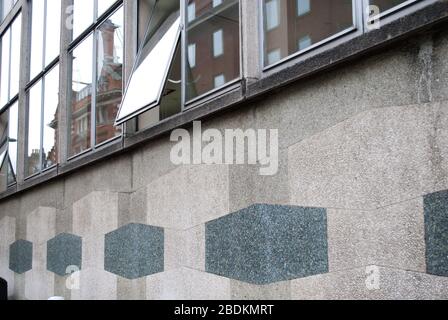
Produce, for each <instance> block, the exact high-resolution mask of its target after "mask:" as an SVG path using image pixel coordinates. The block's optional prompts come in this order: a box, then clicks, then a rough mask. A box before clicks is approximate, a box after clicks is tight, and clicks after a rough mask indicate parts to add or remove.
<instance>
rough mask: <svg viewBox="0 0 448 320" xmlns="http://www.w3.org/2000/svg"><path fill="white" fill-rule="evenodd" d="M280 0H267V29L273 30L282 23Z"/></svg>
mask: <svg viewBox="0 0 448 320" xmlns="http://www.w3.org/2000/svg"><path fill="white" fill-rule="evenodd" d="M278 9H279V0H270V1H267V2H266V30H268V31H269V30H272V29H275V28H277V27H278V26H279V24H280V12H279V10H278Z"/></svg>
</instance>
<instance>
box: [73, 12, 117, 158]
mask: <svg viewBox="0 0 448 320" xmlns="http://www.w3.org/2000/svg"><path fill="white" fill-rule="evenodd" d="M117 28H118V27H117V26H116V25H114V24H113V23H112V21H111V20H107V21H106V22H105V23H103V24H102V25H101V27H100V29H99V32H100V34H99V41H98V52H99V53H100V54H99V57H98V61H97V63H98V76H97V83H96V85H97V93H96V143H97V144H99V143H102V142H105V141H107V140H109V139H111V138H113V137H115V136H117V134H119V133H120V130H121V129H120V127H116V126H114V122H115V117H116V114H117V111H118V106H119V104H120V103H121V99H122V88H123V83H122V70H123V65H122V63H121V61H119V59H118V58H117V55H116V52H115V30H116V29H117ZM101 55H102V56H101ZM94 94H95V93H94V92H92V86H91V85H88V86H86V87H85V88H84V89H82V90H81V91H79V92H73V95H72V97H73V98H72V132H71V149H70V151H71V152H70V153H71V154H72V155H75V154H78V153H80V152H82V151H85V150H87V149H89V148H90V147H91V144H90V141H91V131H92V130H91V108H92V96H93V95H94Z"/></svg>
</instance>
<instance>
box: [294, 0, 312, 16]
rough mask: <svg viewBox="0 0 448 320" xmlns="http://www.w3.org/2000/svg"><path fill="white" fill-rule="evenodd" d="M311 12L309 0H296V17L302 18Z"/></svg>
mask: <svg viewBox="0 0 448 320" xmlns="http://www.w3.org/2000/svg"><path fill="white" fill-rule="evenodd" d="M310 11H311V4H310V0H297V15H298V16H299V17H300V16H303V15H304V14H307V13H308V12H310Z"/></svg>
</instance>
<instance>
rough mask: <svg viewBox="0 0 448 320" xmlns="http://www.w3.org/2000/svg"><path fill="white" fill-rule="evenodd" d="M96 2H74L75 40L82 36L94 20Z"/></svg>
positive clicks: (79, 0) (80, 0)
mask: <svg viewBox="0 0 448 320" xmlns="http://www.w3.org/2000/svg"><path fill="white" fill-rule="evenodd" d="M94 6H95V1H89V0H88V1H86V0H73V39H76V38H77V37H78V36H80V35H81V33H83V32H84V31H85V30H86V29H87V28H88V27H89V26H90V25H91V24H92V23H93V19H94V10H95V7H94Z"/></svg>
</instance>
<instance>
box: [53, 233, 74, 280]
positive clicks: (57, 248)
mask: <svg viewBox="0 0 448 320" xmlns="http://www.w3.org/2000/svg"><path fill="white" fill-rule="evenodd" d="M81 262H82V239H81V237H78V236H75V235H72V234H68V233H62V234H59V235H58V236H56V237H54V238H53V239H51V240H49V241H48V242H47V270H48V271H51V272H54V273H56V274H57V275H59V276H61V277H63V276H65V275H67V274H68V273H71V272H72V271H73V269H74V268H76V269H78V270H81ZM71 267H73V268H71ZM67 268H69V269H70V270H67Z"/></svg>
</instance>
